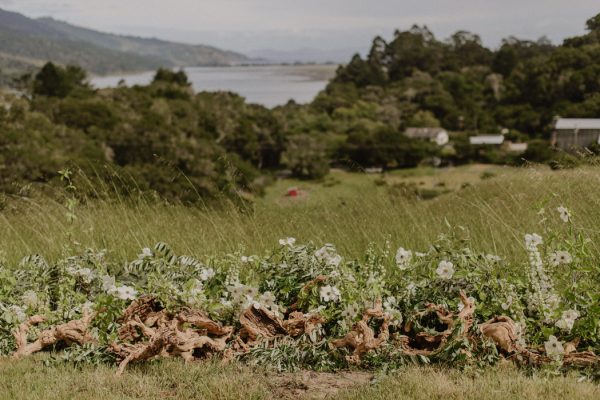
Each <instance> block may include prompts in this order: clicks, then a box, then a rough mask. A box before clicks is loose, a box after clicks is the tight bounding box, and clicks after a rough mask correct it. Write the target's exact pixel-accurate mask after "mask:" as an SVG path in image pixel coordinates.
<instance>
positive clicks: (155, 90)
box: [0, 15, 600, 201]
mask: <svg viewBox="0 0 600 400" xmlns="http://www.w3.org/2000/svg"><path fill="white" fill-rule="evenodd" d="M587 28H588V33H587V34H585V35H583V36H579V37H575V38H569V39H567V40H565V41H564V43H563V44H562V45H559V46H556V45H553V44H551V43H550V42H549V41H548V40H546V39H543V38H542V39H540V40H538V41H524V40H519V39H516V38H512V37H511V38H508V39H506V40H504V41H503V43H502V45H501V46H500V48H498V49H497V50H490V49H488V48H486V47H484V46H483V45H482V43H481V40H480V38H479V37H478V36H477V35H475V34H473V33H469V32H464V31H460V32H457V33H456V34H454V35H452V36H451V37H450V38H449V39H447V40H445V41H440V40H438V39H436V38H435V37H434V35H433V34H432V33H431V32H430V31H429V30H428V29H427V28H426V27H418V26H414V27H413V28H411V29H410V30H408V31H397V32H395V34H394V37H393V39H392V40H390V41H389V42H387V41H385V40H384V39H383V38H380V37H378V38H376V39H375V40H374V41H373V45H372V47H371V50H370V51H369V53H368V55H367V56H366V57H365V58H363V57H361V56H359V55H357V56H355V57H353V58H352V60H350V62H349V63H348V64H347V65H345V66H341V67H340V68H339V69H338V71H337V73H336V76H335V78H334V79H333V80H332V81H331V82H330V83H329V85H328V86H327V88H326V89H325V90H323V91H322V92H321V93H320V94H319V95H318V96H317V97H316V98H315V100H314V101H313V102H312V103H311V104H307V105H298V104H295V103H294V102H290V103H288V104H286V105H285V106H281V107H277V108H275V109H273V110H270V109H267V108H265V107H262V106H260V105H254V104H248V103H246V102H245V100H244V99H243V98H242V97H240V96H238V95H236V94H233V93H225V92H220V93H206V92H202V93H195V92H194V91H193V90H192V88H191V85H190V82H189V81H188V78H187V76H186V74H185V73H184V72H183V71H171V70H167V69H160V70H159V71H157V73H156V75H155V79H154V81H153V82H152V83H151V84H149V85H147V86H134V87H124V86H120V87H117V88H114V89H103V90H96V89H94V88H92V87H90V86H89V85H88V84H87V83H86V82H87V80H86V73H85V71H84V70H82V69H81V68H79V67H73V66H68V67H62V66H58V65H54V64H52V63H48V64H46V65H45V66H44V67H43V68H42V69H41V70H40V71H39V72H38V73H37V74H34V75H32V76H25V77H23V78H22V79H20V80H19V81H18V82H17V86H18V88H19V90H21V92H22V93H25V95H23V96H15V95H3V97H2V99H1V105H2V106H1V107H0V168H1V169H2V174H0V190H2V191H4V192H11V193H14V192H18V191H19V190H21V189H20V188H22V185H23V184H27V183H35V182H48V181H51V180H53V179H56V176H57V174H56V172H57V171H58V170H59V169H61V168H63V167H64V166H65V165H69V164H74V165H77V166H78V167H80V168H84V169H87V171H88V172H90V174H92V175H98V176H100V177H103V174H104V175H105V174H108V175H110V174H113V173H115V172H116V173H117V174H119V176H122V177H128V179H129V178H130V179H131V180H133V181H135V182H136V184H137V185H138V186H139V188H140V190H142V191H156V192H158V193H160V194H161V195H163V196H165V197H170V198H177V199H182V200H184V201H195V200H198V199H205V198H207V197H211V196H216V195H220V194H222V193H226V194H236V193H240V192H246V191H257V190H260V185H261V184H259V182H264V179H261V177H263V176H265V175H269V174H270V173H272V172H274V171H277V170H282V169H287V170H289V171H290V172H291V173H292V174H293V175H294V176H297V177H300V178H319V177H322V176H324V175H325V174H326V173H327V172H328V169H329V167H330V166H332V165H333V166H350V167H353V168H355V167H359V168H360V167H373V166H376V167H383V168H403V167H412V166H416V165H418V164H420V163H422V162H427V161H428V160H434V159H435V160H437V162H442V163H464V162H470V161H484V162H498V163H503V162H516V161H519V160H520V159H521V158H527V159H530V160H533V161H546V160H547V159H552V158H553V157H556V154H555V152H553V151H552V150H551V149H550V148H549V144H548V141H547V139H548V138H549V134H550V132H551V125H552V120H553V118H554V116H555V115H562V116H568V117H599V116H600V15H598V16H596V17H594V18H591V19H590V20H589V21H588V22H587ZM410 126H414V127H435V126H441V127H444V128H446V129H447V130H449V131H451V132H452V136H451V142H450V143H449V144H448V145H446V146H443V147H440V146H437V145H435V144H433V143H430V142H427V141H418V140H414V139H409V138H408V137H406V136H404V135H403V132H404V130H405V129H406V128H407V127H410ZM501 130H503V131H504V132H508V133H507V136H508V138H510V139H511V140H514V141H528V142H531V146H530V150H529V151H528V153H526V154H525V155H524V156H522V157H521V156H520V157H515V156H514V155H510V154H506V153H503V152H502V151H501V150H491V151H489V150H488V151H482V149H477V148H473V147H471V146H470V145H469V141H468V136H469V135H470V134H473V133H477V132H479V133H499V132H500V131H501ZM106 165H108V166H110V168H109V169H107V168H105V167H104V166H106Z"/></svg>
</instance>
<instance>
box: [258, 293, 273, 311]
mask: <svg viewBox="0 0 600 400" xmlns="http://www.w3.org/2000/svg"><path fill="white" fill-rule="evenodd" d="M276 301H277V299H276V298H275V296H274V295H273V293H271V292H264V293H263V294H262V295H260V298H259V302H260V303H261V304H263V305H264V306H266V307H267V308H273V307H274V306H276V305H277V304H276Z"/></svg>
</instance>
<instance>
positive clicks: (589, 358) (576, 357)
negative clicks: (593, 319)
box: [479, 316, 600, 367]
mask: <svg viewBox="0 0 600 400" xmlns="http://www.w3.org/2000/svg"><path fill="white" fill-rule="evenodd" d="M479 331H480V332H481V333H482V334H483V336H484V337H486V338H488V339H490V340H491V341H492V342H494V343H495V344H496V346H497V347H498V349H499V350H500V351H501V353H502V354H504V355H505V356H507V357H508V358H510V359H512V360H515V361H517V362H519V363H526V364H533V365H543V364H549V363H552V362H553V361H554V360H553V359H552V358H551V357H548V356H547V355H545V354H541V353H538V352H536V351H532V350H530V349H528V348H527V347H525V346H523V345H522V344H520V343H519V340H520V337H519V332H518V329H517V324H515V321H513V320H512V319H511V318H510V317H507V316H499V317H495V318H492V319H490V320H489V321H487V322H484V323H483V324H480V325H479ZM577 344H578V343H567V344H566V345H565V346H564V350H565V352H564V355H563V357H562V362H563V364H564V365H567V366H577V367H589V366H593V365H598V364H600V357H599V356H597V355H596V354H595V353H593V352H591V351H582V352H578V351H577Z"/></svg>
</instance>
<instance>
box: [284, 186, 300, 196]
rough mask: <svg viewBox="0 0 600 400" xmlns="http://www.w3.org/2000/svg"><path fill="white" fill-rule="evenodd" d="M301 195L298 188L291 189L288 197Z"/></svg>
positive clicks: (287, 194)
mask: <svg viewBox="0 0 600 400" xmlns="http://www.w3.org/2000/svg"><path fill="white" fill-rule="evenodd" d="M299 194H300V191H299V190H298V188H289V189H288V191H287V193H286V196H287V197H298V195H299Z"/></svg>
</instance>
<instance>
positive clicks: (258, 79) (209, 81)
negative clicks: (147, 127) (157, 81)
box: [91, 65, 336, 108]
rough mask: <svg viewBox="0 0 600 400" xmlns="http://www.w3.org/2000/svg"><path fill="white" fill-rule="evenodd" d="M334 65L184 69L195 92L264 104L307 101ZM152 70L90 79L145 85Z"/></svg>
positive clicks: (103, 84) (104, 84)
mask: <svg viewBox="0 0 600 400" xmlns="http://www.w3.org/2000/svg"><path fill="white" fill-rule="evenodd" d="M335 69H336V66H334V65H300V66H252V67H198V68H186V69H185V72H186V73H187V74H188V78H189V80H190V82H191V83H192V86H193V87H194V89H195V90H196V91H199V92H200V91H209V92H214V91H231V92H235V93H238V94H240V95H241V96H243V97H245V98H246V100H247V101H248V102H251V103H258V104H262V105H264V106H266V107H270V108H271V107H276V106H278V105H283V104H285V103H287V102H288V101H289V100H294V101H296V102H297V103H308V102H310V101H312V100H313V99H314V97H315V96H316V95H317V94H318V93H319V92H320V91H321V90H323V89H324V88H325V86H326V85H327V82H328V81H329V79H331V78H332V77H333V75H334V73H335ZM153 76H154V72H145V73H140V74H135V75H115V76H106V77H94V78H92V80H91V81H92V84H93V85H94V86H95V87H97V88H106V87H114V86H117V85H118V83H119V81H120V80H121V79H122V80H124V81H125V84H127V85H128V86H131V85H146V84H148V83H150V82H151V81H152V78H153Z"/></svg>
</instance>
